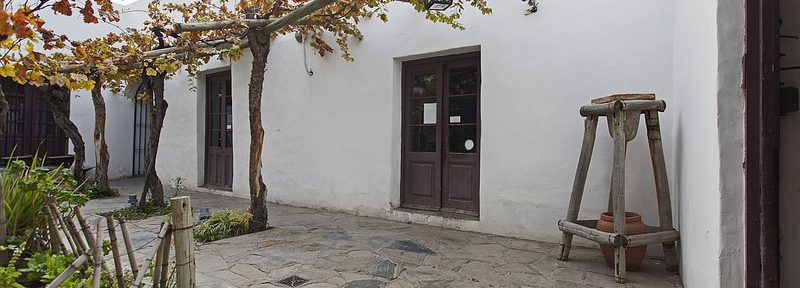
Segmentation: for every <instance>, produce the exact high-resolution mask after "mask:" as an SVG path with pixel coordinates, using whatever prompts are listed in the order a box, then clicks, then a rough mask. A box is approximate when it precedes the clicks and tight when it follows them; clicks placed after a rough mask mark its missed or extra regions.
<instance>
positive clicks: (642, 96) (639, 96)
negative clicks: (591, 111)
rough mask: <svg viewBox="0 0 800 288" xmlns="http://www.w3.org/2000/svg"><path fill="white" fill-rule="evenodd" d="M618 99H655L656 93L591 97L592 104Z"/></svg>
mask: <svg viewBox="0 0 800 288" xmlns="http://www.w3.org/2000/svg"><path fill="white" fill-rule="evenodd" d="M619 100H656V94H653V93H632V94H631V93H628V94H614V95H611V96H606V97H601V98H595V99H592V104H603V103H610V102H614V101H619Z"/></svg>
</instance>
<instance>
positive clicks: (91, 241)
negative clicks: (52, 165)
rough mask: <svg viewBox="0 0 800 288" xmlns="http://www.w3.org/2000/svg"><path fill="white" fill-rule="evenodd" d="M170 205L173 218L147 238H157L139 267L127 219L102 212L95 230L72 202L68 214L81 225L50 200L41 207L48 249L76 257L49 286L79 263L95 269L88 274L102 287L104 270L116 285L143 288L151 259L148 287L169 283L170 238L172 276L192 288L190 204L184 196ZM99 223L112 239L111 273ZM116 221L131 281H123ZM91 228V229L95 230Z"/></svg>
mask: <svg viewBox="0 0 800 288" xmlns="http://www.w3.org/2000/svg"><path fill="white" fill-rule="evenodd" d="M170 205H171V207H172V217H171V218H172V223H169V222H167V221H165V222H163V223H162V224H161V229H160V230H159V232H158V234H157V235H156V236H155V238H153V240H151V242H155V243H156V244H155V246H154V247H152V248H151V249H152V250H151V251H148V252H147V253H146V254H145V255H146V258H145V260H144V263H142V265H141V268H140V267H139V264H137V260H136V256H135V252H136V251H137V250H138V249H133V245H132V243H131V237H130V234H129V233H128V226H127V223H126V222H125V220H123V219H120V220H119V221H117V222H116V223H115V220H114V218H113V217H112V216H110V215H109V216H106V217H105V221H102V219H101V218H99V219H97V221H95V222H94V229H92V227H91V226H90V224H89V222H88V221H87V220H86V218H85V217H84V216H83V214H82V213H81V210H80V208H78V207H76V208H75V209H74V211H72V212H73V213H72V214H74V216H75V217H74V218H76V219H77V221H78V225H80V226H76V225H75V223H74V222H73V220H72V219H73V218H72V217H71V215H69V216H65V215H62V214H61V213H59V212H58V209H57V208H56V207H55V205H53V204H50V205H48V206H47V209H45V212H46V215H47V225H48V230H49V234H50V239H51V242H52V243H51V247H52V249H54V250H56V252H63V253H65V254H73V255H76V256H78V258H77V259H76V260H75V261H74V262H72V264H70V266H69V267H68V268H67V269H66V270H64V272H62V273H61V274H60V275H59V276H58V277H56V279H54V280H53V281H52V282H50V284H49V285H48V286H47V287H48V288H50V287H59V286H60V285H61V284H63V283H64V281H66V280H67V278H69V276H70V275H72V274H73V273H75V271H77V270H78V269H80V267H81V266H83V265H91V266H92V267H94V273H93V275H92V286H93V287H100V282H101V281H100V278H101V273H102V271H103V270H105V271H108V273H109V275H113V277H114V278H115V279H116V282H117V284H118V287H120V288H124V287H144V285H145V283H144V277H145V274H146V273H147V271H148V270H149V269H150V268H149V267H150V264H151V263H152V264H153V266H152V267H153V268H152V270H153V273H152V285H151V287H167V285H168V284H169V283H170V281H169V280H170V278H171V277H170V276H171V275H170V269H169V268H170V265H169V264H170V256H169V255H170V249H171V246H172V245H171V244H172V243H174V244H175V261H174V262H173V267H174V271H175V273H174V276H173V277H172V279H174V283H175V285H176V287H179V288H186V287H191V288H193V287H196V280H195V263H194V236H193V232H192V228H193V219H192V205H191V202H190V201H189V197H187V196H183V197H176V198H172V199H170ZM103 222H105V225H106V230H107V231H108V237H109V241H110V244H111V254H112V258H113V259H114V273H111V270H110V269H109V267H108V265H107V264H106V262H105V259H104V257H103V239H104V233H103V230H102V224H103ZM116 224H119V228H120V230H121V234H122V240H123V242H124V247H125V252H126V254H127V255H128V264H129V265H130V271H131V272H132V273H133V275H135V280H134V281H133V282H132V283H126V280H125V277H124V271H123V269H124V268H123V262H122V259H121V258H122V256H121V254H120V247H119V243H118V241H117V240H118V238H117V233H116ZM78 227H80V229H78ZM79 230H80V231H79ZM92 230H94V231H95V232H94V233H93V232H92ZM62 235H63V236H62ZM148 243H150V242H148Z"/></svg>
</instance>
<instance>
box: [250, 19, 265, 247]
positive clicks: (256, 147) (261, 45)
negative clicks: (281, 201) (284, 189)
mask: <svg viewBox="0 0 800 288" xmlns="http://www.w3.org/2000/svg"><path fill="white" fill-rule="evenodd" d="M247 38H248V40H249V41H250V52H252V53H253V70H252V71H250V85H249V87H248V97H247V98H248V110H249V112H250V115H249V116H250V162H249V165H250V167H249V173H248V178H249V181H250V213H251V214H253V218H252V219H251V220H250V232H257V231H261V230H264V229H266V228H267V220H268V215H267V199H266V194H267V186H266V185H264V179H263V178H262V175H261V151H262V150H263V148H264V127H263V126H262V124H261V93H262V90H263V85H264V74H265V73H266V68H267V56H268V55H269V44H270V43H269V42H270V39H269V34H266V33H264V32H263V31H261V29H260V28H249V29H248V30H247Z"/></svg>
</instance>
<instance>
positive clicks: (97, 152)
mask: <svg viewBox="0 0 800 288" xmlns="http://www.w3.org/2000/svg"><path fill="white" fill-rule="evenodd" d="M101 86H102V85H101V83H100V77H95V85H94V88H92V103H93V104H94V156H95V162H96V166H95V168H94V169H95V170H94V171H95V177H94V178H95V185H96V186H97V188H99V189H102V190H103V191H107V190H108V189H110V187H109V186H108V162H109V161H110V157H109V155H108V145H107V144H106V102H105V100H104V99H103V93H102V88H101Z"/></svg>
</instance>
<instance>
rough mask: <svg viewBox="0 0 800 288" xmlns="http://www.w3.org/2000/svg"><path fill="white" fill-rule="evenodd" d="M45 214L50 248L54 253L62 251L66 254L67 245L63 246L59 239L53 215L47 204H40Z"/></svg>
mask: <svg viewBox="0 0 800 288" xmlns="http://www.w3.org/2000/svg"><path fill="white" fill-rule="evenodd" d="M42 209H43V210H44V215H45V217H44V218H45V221H46V222H47V230H48V232H49V233H50V248H51V249H53V252H55V253H57V254H58V253H63V254H67V253H68V251H67V246H64V242H62V241H61V235H60V234H58V226H57V225H56V220H55V217H56V215H53V213H52V211H50V208H48V205H47V204H44V206H42Z"/></svg>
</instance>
